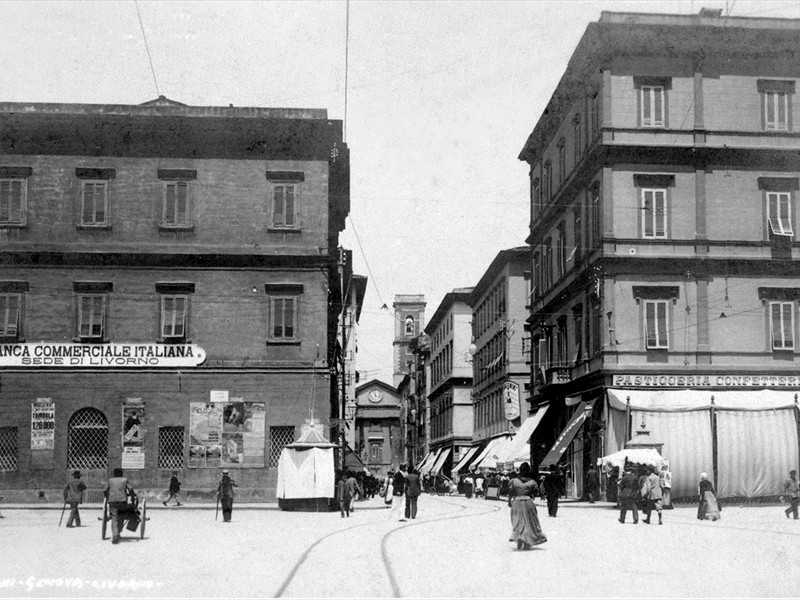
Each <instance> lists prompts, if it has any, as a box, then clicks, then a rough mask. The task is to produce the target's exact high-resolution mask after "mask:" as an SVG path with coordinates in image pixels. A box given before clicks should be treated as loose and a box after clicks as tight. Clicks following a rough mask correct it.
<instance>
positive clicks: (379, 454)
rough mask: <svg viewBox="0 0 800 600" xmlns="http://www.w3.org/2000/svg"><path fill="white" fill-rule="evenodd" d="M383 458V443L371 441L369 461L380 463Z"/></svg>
mask: <svg viewBox="0 0 800 600" xmlns="http://www.w3.org/2000/svg"><path fill="white" fill-rule="evenodd" d="M382 460H383V444H382V443H380V442H371V443H370V445H369V462H371V463H379V462H382Z"/></svg>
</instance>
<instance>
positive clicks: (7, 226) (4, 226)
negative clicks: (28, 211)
mask: <svg viewBox="0 0 800 600" xmlns="http://www.w3.org/2000/svg"><path fill="white" fill-rule="evenodd" d="M27 228H28V224H27V223H0V229H27Z"/></svg>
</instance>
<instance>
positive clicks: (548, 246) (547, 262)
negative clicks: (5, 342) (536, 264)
mask: <svg viewBox="0 0 800 600" xmlns="http://www.w3.org/2000/svg"><path fill="white" fill-rule="evenodd" d="M542 271H543V272H544V287H543V288H542V293H543V294H544V293H545V292H547V291H548V290H549V289H550V288H551V287H553V242H552V240H551V239H550V238H547V239H546V240H545V241H544V263H543V264H542Z"/></svg>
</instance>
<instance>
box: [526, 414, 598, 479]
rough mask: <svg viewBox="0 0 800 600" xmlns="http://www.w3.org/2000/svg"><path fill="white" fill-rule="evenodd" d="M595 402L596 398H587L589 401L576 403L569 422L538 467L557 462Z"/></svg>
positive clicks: (588, 415)
mask: <svg viewBox="0 0 800 600" xmlns="http://www.w3.org/2000/svg"><path fill="white" fill-rule="evenodd" d="M595 402H596V400H589V402H581V403H580V404H579V405H578V408H577V410H576V411H575V414H574V415H572V418H571V419H570V420H569V423H567V426H566V427H564V431H562V432H561V435H559V436H558V439H557V440H556V443H555V444H553V447H552V448H551V449H550V452H548V453H547V456H545V457H544V460H543V461H542V462H541V464H540V465H539V466H540V467H549V466H552V465H556V464H558V461H560V460H561V457H562V456H563V455H564V452H566V450H567V448H569V445H570V444H571V443H572V440H573V439H574V438H575V435H576V434H577V433H578V431H580V429H581V426H582V425H583V422H584V421H585V420H586V419H588V418H589V417H590V416H591V415H592V410H594V403H595Z"/></svg>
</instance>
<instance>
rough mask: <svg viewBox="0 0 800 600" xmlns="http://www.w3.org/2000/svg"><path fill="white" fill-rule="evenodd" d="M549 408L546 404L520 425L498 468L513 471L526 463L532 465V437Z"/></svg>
mask: <svg viewBox="0 0 800 600" xmlns="http://www.w3.org/2000/svg"><path fill="white" fill-rule="evenodd" d="M548 406H549V405H548V404H546V405H544V406H543V407H541V408H540V409H539V410H537V411H536V414H534V415H532V416H530V417H528V418H527V419H525V421H524V422H523V423H522V425H520V427H519V429H517V432H516V433H515V434H514V437H513V438H511V442H510V443H509V445H508V447H507V448H506V453H505V456H503V457H502V459H501V461H498V464H497V466H498V468H501V469H505V470H507V471H512V470H516V469H519V467H520V465H522V463H524V462H526V463H528V464H530V462H531V436H532V435H533V433H534V432H535V431H536V428H537V427H538V426H539V423H541V422H542V417H544V414H545V413H546V412H547V408H548ZM501 463H502V464H501Z"/></svg>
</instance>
